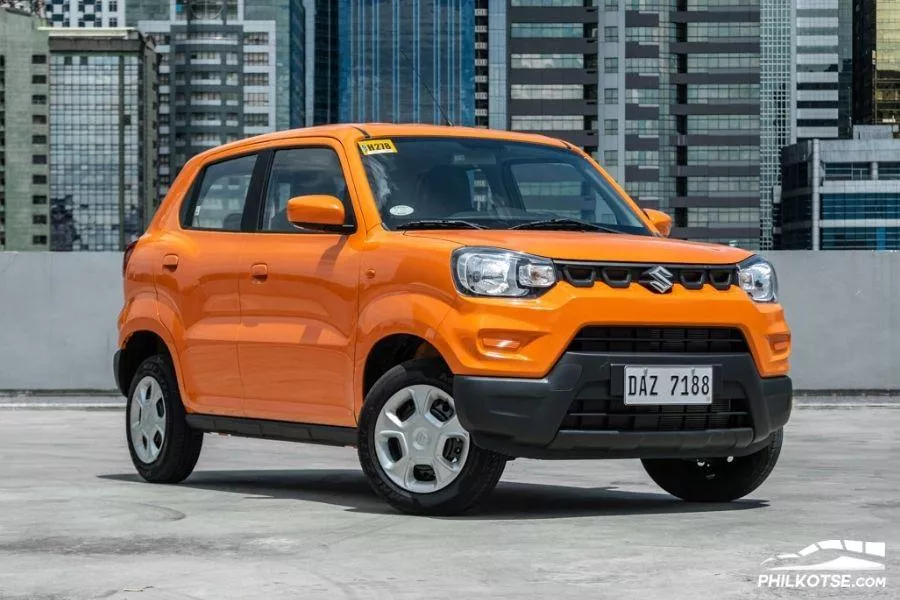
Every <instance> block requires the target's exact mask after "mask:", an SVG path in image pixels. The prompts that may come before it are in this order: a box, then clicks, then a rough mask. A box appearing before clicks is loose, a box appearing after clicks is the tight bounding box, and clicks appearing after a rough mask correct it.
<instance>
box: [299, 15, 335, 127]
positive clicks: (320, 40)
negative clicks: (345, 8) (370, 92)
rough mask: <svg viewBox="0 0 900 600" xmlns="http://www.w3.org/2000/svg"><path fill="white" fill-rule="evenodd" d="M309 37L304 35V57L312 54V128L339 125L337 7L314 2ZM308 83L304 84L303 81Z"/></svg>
mask: <svg viewBox="0 0 900 600" xmlns="http://www.w3.org/2000/svg"><path fill="white" fill-rule="evenodd" d="M314 2H315V8H314V11H315V15H314V16H313V35H308V36H307V40H308V42H309V44H310V45H309V46H308V50H307V53H312V55H313V57H314V60H313V73H314V75H313V82H312V91H311V94H312V96H313V105H312V120H311V121H310V124H313V125H327V124H330V123H337V122H339V121H338V119H339V110H338V107H339V101H340V77H339V68H340V63H339V53H338V49H339V47H340V42H339V38H338V6H337V3H336V2H334V0H314ZM307 81H308V80H307Z"/></svg>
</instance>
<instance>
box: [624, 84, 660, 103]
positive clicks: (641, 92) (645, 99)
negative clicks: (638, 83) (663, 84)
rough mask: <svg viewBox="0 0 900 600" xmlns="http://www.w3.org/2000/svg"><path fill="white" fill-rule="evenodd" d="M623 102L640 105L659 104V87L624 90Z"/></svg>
mask: <svg viewBox="0 0 900 600" xmlns="http://www.w3.org/2000/svg"><path fill="white" fill-rule="evenodd" d="M625 103H626V104H638V105H640V106H659V88H647V89H634V88H632V89H629V90H625Z"/></svg>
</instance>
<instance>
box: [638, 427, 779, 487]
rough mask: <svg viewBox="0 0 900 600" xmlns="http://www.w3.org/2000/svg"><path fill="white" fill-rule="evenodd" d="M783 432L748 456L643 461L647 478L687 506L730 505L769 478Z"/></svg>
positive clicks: (773, 435)
mask: <svg viewBox="0 0 900 600" xmlns="http://www.w3.org/2000/svg"><path fill="white" fill-rule="evenodd" d="M783 439H784V434H783V430H781V429H779V430H778V431H776V432H775V433H773V434H772V435H771V436H770V437H769V441H768V443H767V444H766V445H765V446H764V447H763V448H762V449H760V450H757V451H756V452H754V453H753V454H748V455H747V456H729V457H727V458H706V459H694V460H681V459H668V458H666V459H645V460H642V461H641V462H642V463H643V464H644V469H645V470H646V471H647V474H648V475H650V478H651V479H653V481H655V482H656V483H657V485H659V487H661V488H662V489H664V490H666V491H667V492H669V493H670V494H672V495H673V496H678V497H679V498H681V499H682V500H687V501H688V502H731V501H732V500H737V499H738V498H743V497H744V496H746V495H747V494H749V493H750V492H752V491H753V490H755V489H756V488H758V487H759V486H760V485H762V483H763V482H764V481H765V480H766V478H768V477H769V474H770V473H771V472H772V469H774V468H775V464H776V463H777V462H778V456H779V454H781V443H782V440H783Z"/></svg>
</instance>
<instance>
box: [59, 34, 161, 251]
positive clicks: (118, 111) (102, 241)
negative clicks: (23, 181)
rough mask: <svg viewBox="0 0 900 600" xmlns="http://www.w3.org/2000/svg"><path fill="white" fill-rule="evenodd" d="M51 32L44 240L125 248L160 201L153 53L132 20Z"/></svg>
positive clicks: (62, 245)
mask: <svg viewBox="0 0 900 600" xmlns="http://www.w3.org/2000/svg"><path fill="white" fill-rule="evenodd" d="M49 34H50V72H49V78H50V249H51V250H61V251H66V250H93V251H99V250H112V251H115V250H123V249H124V247H125V245H126V244H127V243H128V242H130V241H132V240H133V239H136V238H137V237H138V236H140V235H141V233H143V231H144V229H145V228H146V226H147V223H148V221H149V219H150V217H152V215H153V212H154V211H155V208H156V205H157V203H158V195H157V194H158V191H157V190H158V185H157V163H156V157H157V149H158V143H157V127H158V124H157V111H158V104H157V91H156V89H157V55H156V52H155V51H154V49H153V46H152V44H151V43H150V42H149V40H148V39H147V38H146V37H145V36H143V35H141V34H140V33H139V32H138V31H137V30H135V29H116V28H102V29H99V28H98V29H94V28H91V29H88V28H84V29H78V28H76V29H72V28H53V29H50V30H49Z"/></svg>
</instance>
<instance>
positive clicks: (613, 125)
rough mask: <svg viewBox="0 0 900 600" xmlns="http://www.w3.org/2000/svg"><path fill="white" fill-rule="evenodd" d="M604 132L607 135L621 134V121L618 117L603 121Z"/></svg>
mask: <svg viewBox="0 0 900 600" xmlns="http://www.w3.org/2000/svg"><path fill="white" fill-rule="evenodd" d="M603 133H605V134H606V135H619V121H618V120H617V119H606V121H604V122H603Z"/></svg>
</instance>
